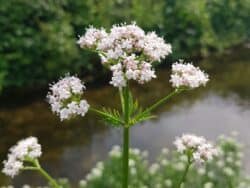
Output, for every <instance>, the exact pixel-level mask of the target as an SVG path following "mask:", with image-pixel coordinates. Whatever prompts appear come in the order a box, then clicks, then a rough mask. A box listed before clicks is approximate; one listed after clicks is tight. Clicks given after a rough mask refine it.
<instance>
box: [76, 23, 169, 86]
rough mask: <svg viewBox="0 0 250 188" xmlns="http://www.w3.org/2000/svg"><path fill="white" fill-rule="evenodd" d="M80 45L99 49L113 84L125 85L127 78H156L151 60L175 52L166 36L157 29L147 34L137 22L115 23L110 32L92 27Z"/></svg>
mask: <svg viewBox="0 0 250 188" xmlns="http://www.w3.org/2000/svg"><path fill="white" fill-rule="evenodd" d="M78 44H79V45H80V46H81V47H82V48H87V49H91V50H94V51H97V52H98V54H99V55H100V57H101V60H102V64H104V65H105V66H107V67H109V69H110V70H111V71H112V73H113V76H112V79H111V81H110V84H112V85H113V86H115V87H125V86H126V85H127V80H135V81H137V82H138V83H140V84H143V83H146V82H148V81H150V80H151V79H152V78H155V77H156V75H155V71H154V69H153V67H152V63H153V62H159V61H160V60H161V59H163V58H165V57H166V56H167V55H169V54H170V53H171V52H172V49H171V45H170V44H167V43H165V41H164V39H163V38H161V37H158V36H157V35H156V34H155V33H154V32H149V33H145V32H144V31H143V30H142V29H141V28H140V27H138V26H137V25H136V24H135V23H133V24H130V25H125V24H123V25H114V26H113V27H112V28H111V30H110V32H106V31H105V30H104V29H103V28H102V29H96V28H93V27H90V28H88V29H87V31H86V33H85V35H83V36H81V37H80V39H79V40H78Z"/></svg>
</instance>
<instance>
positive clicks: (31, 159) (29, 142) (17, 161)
mask: <svg viewBox="0 0 250 188" xmlns="http://www.w3.org/2000/svg"><path fill="white" fill-rule="evenodd" d="M41 155H42V150H41V145H40V144H39V143H38V140H37V138H36V137H28V138H26V139H23V140H20V141H19V142H18V143H17V145H15V146H13V147H11V148H10V153H9V154H8V159H7V160H6V161H4V162H3V163H4V168H3V170H2V172H3V173H5V174H6V175H8V176H11V177H12V178H13V177H14V176H16V175H18V174H19V172H20V171H24V170H33V171H37V172H39V173H40V174H41V175H42V176H44V177H45V178H46V179H47V180H48V182H49V183H50V184H51V186H53V187H54V188H59V187H60V186H59V185H58V183H57V182H56V181H55V180H54V179H53V178H52V177H51V176H50V175H49V174H48V173H47V172H46V171H45V170H44V169H43V168H42V167H41V166H40V164H39V161H38V158H39V157H40V156H41Z"/></svg>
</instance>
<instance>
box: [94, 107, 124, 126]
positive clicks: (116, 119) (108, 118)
mask: <svg viewBox="0 0 250 188" xmlns="http://www.w3.org/2000/svg"><path fill="white" fill-rule="evenodd" d="M92 110H93V111H95V112H96V113H97V114H98V115H99V116H101V117H102V118H103V120H104V121H105V122H106V123H107V124H109V125H112V126H116V127H118V126H121V125H122V124H124V122H123V120H122V117H121V115H120V113H119V111H117V110H115V109H113V110H112V109H109V108H103V109H102V110H96V109H92Z"/></svg>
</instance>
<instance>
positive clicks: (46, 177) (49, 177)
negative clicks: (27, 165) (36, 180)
mask: <svg viewBox="0 0 250 188" xmlns="http://www.w3.org/2000/svg"><path fill="white" fill-rule="evenodd" d="M38 172H40V174H41V175H42V176H43V177H44V178H45V179H47V180H48V182H49V183H50V184H51V186H52V187H54V188H61V187H60V186H59V185H58V184H57V182H56V181H55V180H54V179H53V178H52V177H51V176H50V175H49V174H48V173H47V172H46V171H45V170H43V169H42V168H38Z"/></svg>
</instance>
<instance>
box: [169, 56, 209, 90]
mask: <svg viewBox="0 0 250 188" xmlns="http://www.w3.org/2000/svg"><path fill="white" fill-rule="evenodd" d="M208 80H209V79H208V75H207V74H206V73H204V72H203V71H201V70H200V69H199V68H198V67H195V66H194V65H192V64H191V63H186V64H185V63H184V62H183V60H180V61H179V62H176V63H174V64H173V65H172V74H171V79H170V82H171V83H172V86H173V87H176V88H179V87H185V88H196V87H199V86H201V85H206V83H207V82H208Z"/></svg>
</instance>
